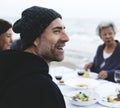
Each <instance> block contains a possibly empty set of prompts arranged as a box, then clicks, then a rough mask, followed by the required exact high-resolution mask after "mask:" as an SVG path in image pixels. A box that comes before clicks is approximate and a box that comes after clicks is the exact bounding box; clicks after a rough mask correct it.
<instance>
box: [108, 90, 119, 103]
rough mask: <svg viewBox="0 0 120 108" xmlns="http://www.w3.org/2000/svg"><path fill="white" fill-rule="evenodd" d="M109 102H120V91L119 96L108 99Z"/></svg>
mask: <svg viewBox="0 0 120 108" xmlns="http://www.w3.org/2000/svg"><path fill="white" fill-rule="evenodd" d="M107 101H108V102H117V101H119V102H120V91H119V92H118V93H117V95H116V96H115V97H108V98H107Z"/></svg>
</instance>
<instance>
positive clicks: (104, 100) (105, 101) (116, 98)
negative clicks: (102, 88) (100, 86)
mask: <svg viewBox="0 0 120 108" xmlns="http://www.w3.org/2000/svg"><path fill="white" fill-rule="evenodd" d="M99 103H100V104H101V105H104V106H108V107H112V108H120V92H119V93H116V94H112V95H109V96H105V97H101V98H100V100H99Z"/></svg>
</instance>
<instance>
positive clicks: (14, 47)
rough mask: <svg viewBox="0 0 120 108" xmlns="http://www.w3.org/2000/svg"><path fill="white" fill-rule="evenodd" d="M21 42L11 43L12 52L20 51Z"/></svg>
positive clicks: (18, 40)
mask: <svg viewBox="0 0 120 108" xmlns="http://www.w3.org/2000/svg"><path fill="white" fill-rule="evenodd" d="M21 47H22V46H21V40H20V39H17V40H15V41H13V43H12V45H11V49H14V50H21V49H22V48H21Z"/></svg>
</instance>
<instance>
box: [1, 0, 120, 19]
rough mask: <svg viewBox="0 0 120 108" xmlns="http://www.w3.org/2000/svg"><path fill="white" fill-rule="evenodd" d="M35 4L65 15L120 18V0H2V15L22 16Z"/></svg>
mask: <svg viewBox="0 0 120 108" xmlns="http://www.w3.org/2000/svg"><path fill="white" fill-rule="evenodd" d="M33 5H38V6H44V7H48V8H53V9H55V10H57V11H58V12H60V13H61V14H62V16H63V17H77V18H104V19H112V18H114V19H120V0H0V16H1V17H4V16H21V12H22V11H23V10H24V9H26V8H28V7H30V6H33Z"/></svg>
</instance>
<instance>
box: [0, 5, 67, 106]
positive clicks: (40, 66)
mask: <svg viewBox="0 0 120 108" xmlns="http://www.w3.org/2000/svg"><path fill="white" fill-rule="evenodd" d="M64 29H65V26H64V24H63V22H62V17H61V15H60V14H59V13H57V12H56V11H54V10H53V9H48V8H44V7H38V6H33V7H30V8H28V9H26V10H24V11H23V12H22V17H21V18H20V19H19V20H17V21H16V22H15V24H14V25H13V31H14V32H15V33H19V34H20V37H21V44H22V49H23V51H20V50H10V51H3V52H2V53H0V80H1V82H0V84H1V85H0V108H66V106H65V102H64V98H63V95H62V93H61V91H60V89H59V88H58V86H57V85H56V84H55V83H54V82H53V81H52V77H51V76H50V74H49V64H50V62H52V61H62V60H63V59H64V49H63V48H64V46H65V43H66V42H67V41H69V38H68V36H67V34H66V33H65V30H64Z"/></svg>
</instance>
